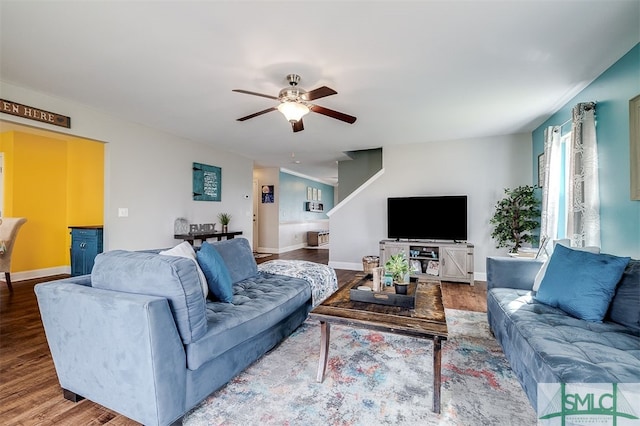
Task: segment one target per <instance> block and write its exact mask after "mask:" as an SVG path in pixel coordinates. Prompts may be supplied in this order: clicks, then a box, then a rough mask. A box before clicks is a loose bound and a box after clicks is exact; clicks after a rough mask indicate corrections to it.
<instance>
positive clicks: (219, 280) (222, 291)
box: [196, 241, 233, 303]
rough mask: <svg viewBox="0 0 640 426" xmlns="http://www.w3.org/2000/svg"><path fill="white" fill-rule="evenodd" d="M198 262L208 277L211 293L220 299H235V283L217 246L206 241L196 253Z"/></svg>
mask: <svg viewBox="0 0 640 426" xmlns="http://www.w3.org/2000/svg"><path fill="white" fill-rule="evenodd" d="M196 258H197V260H198V264H199V265H200V268H201V269H202V272H204V276H205V277H207V285H208V286H209V290H210V291H211V293H212V294H213V295H214V296H215V297H216V298H217V299H218V300H220V301H222V302H226V303H231V302H232V301H233V285H232V283H231V276H230V275H229V270H228V269H227V266H226V265H225V263H224V260H222V257H221V256H220V254H219V253H218V252H217V251H216V249H215V248H213V246H212V245H211V244H209V243H207V242H206V241H205V242H203V243H202V245H201V246H200V250H198V252H197V253H196Z"/></svg>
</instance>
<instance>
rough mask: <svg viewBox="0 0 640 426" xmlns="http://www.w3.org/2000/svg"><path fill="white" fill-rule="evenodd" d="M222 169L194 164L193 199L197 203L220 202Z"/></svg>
mask: <svg viewBox="0 0 640 426" xmlns="http://www.w3.org/2000/svg"><path fill="white" fill-rule="evenodd" d="M221 192H222V169H221V168H220V167H216V166H209V165H207V164H201V163H193V199H194V200H195V201H220V200H221V199H222V198H221Z"/></svg>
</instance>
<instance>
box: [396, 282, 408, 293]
mask: <svg viewBox="0 0 640 426" xmlns="http://www.w3.org/2000/svg"><path fill="white" fill-rule="evenodd" d="M394 285H395V287H396V294H407V289H408V288H409V284H407V283H394Z"/></svg>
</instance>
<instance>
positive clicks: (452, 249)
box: [380, 240, 473, 285]
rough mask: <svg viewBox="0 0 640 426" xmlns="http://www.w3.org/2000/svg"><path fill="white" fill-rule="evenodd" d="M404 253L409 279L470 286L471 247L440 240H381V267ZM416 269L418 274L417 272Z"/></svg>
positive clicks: (471, 281) (471, 268)
mask: <svg viewBox="0 0 640 426" xmlns="http://www.w3.org/2000/svg"><path fill="white" fill-rule="evenodd" d="M400 252H404V254H405V256H406V257H407V259H408V260H409V267H412V272H411V276H417V277H419V278H431V279H435V280H439V281H454V282H464V283H469V284H470V285H473V244H469V243H455V242H440V241H409V240H407V241H396V240H382V241H380V266H384V264H385V263H386V262H387V259H388V258H389V257H391V256H392V255H394V254H397V253H400ZM416 269H417V271H416Z"/></svg>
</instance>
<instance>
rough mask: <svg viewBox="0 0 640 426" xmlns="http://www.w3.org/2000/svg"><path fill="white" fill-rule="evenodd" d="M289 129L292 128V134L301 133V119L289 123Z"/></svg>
mask: <svg viewBox="0 0 640 426" xmlns="http://www.w3.org/2000/svg"><path fill="white" fill-rule="evenodd" d="M291 127H292V128H293V132H294V133H295V132H301V131H303V130H304V124H302V118H301V119H300V120H298V121H294V122H293V123H291Z"/></svg>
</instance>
